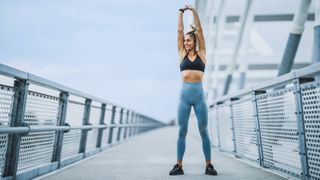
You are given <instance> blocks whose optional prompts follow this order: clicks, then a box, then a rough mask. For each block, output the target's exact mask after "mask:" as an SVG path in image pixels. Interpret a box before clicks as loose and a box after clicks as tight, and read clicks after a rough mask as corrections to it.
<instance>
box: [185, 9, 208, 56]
mask: <svg viewBox="0 0 320 180" xmlns="http://www.w3.org/2000/svg"><path fill="white" fill-rule="evenodd" d="M188 9H190V10H191V11H192V13H193V17H194V23H195V25H196V30H197V31H196V35H197V37H198V41H199V42H198V45H199V51H200V52H201V53H204V54H205V53H206V45H205V41H204V35H203V31H202V26H201V22H200V18H199V15H198V12H197V11H196V10H195V9H194V8H193V7H192V6H190V5H189V6H188Z"/></svg>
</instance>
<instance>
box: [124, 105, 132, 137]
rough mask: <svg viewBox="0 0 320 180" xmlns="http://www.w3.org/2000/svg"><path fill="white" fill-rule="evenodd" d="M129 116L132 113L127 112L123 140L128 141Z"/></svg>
mask: <svg viewBox="0 0 320 180" xmlns="http://www.w3.org/2000/svg"><path fill="white" fill-rule="evenodd" d="M129 114H131V113H130V111H129V110H127V116H126V127H125V129H124V133H123V139H126V138H127V133H128V126H127V125H128V124H129Z"/></svg>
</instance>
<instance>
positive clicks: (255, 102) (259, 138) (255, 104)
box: [251, 91, 266, 167]
mask: <svg viewBox="0 0 320 180" xmlns="http://www.w3.org/2000/svg"><path fill="white" fill-rule="evenodd" d="M264 93H266V91H252V93H251V95H252V105H253V110H254V115H253V116H254V118H255V121H256V129H255V131H256V137H257V146H258V154H259V157H258V159H257V160H258V161H259V164H260V166H261V167H264V157H263V146H262V136H261V130H260V120H259V110H258V99H257V95H259V94H264Z"/></svg>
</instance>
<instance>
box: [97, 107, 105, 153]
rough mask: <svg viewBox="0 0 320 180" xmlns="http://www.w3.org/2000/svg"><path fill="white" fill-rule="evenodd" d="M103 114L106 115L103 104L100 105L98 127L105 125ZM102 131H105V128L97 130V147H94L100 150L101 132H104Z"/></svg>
mask: <svg viewBox="0 0 320 180" xmlns="http://www.w3.org/2000/svg"><path fill="white" fill-rule="evenodd" d="M105 114H106V104H105V103H103V104H102V105H101V113H100V120H99V124H100V125H106V124H105V123H104V117H105ZM104 129H105V128H99V130H98V139H97V145H96V147H97V148H100V147H101V142H102V135H103V130H104Z"/></svg>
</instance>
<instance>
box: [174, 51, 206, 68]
mask: <svg viewBox="0 0 320 180" xmlns="http://www.w3.org/2000/svg"><path fill="white" fill-rule="evenodd" d="M205 67H206V65H205V64H204V63H203V62H202V60H201V59H200V57H199V56H198V55H197V57H196V59H195V60H194V61H190V59H189V58H188V54H187V55H186V56H185V57H184V58H183V60H182V62H181V63H180V71H184V70H198V71H202V72H204V69H205Z"/></svg>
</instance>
